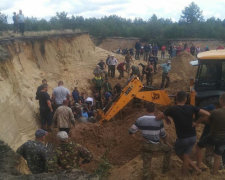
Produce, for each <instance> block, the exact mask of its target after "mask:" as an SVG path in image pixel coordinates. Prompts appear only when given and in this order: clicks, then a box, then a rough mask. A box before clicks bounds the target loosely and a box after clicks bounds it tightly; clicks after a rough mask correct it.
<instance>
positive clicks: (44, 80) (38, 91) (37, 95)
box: [35, 79, 47, 100]
mask: <svg viewBox="0 0 225 180" xmlns="http://www.w3.org/2000/svg"><path fill="white" fill-rule="evenodd" d="M44 84H47V80H46V79H43V80H42V84H41V85H40V86H38V88H37V91H36V97H35V99H36V100H39V93H40V91H41V89H42V87H43V85H44Z"/></svg>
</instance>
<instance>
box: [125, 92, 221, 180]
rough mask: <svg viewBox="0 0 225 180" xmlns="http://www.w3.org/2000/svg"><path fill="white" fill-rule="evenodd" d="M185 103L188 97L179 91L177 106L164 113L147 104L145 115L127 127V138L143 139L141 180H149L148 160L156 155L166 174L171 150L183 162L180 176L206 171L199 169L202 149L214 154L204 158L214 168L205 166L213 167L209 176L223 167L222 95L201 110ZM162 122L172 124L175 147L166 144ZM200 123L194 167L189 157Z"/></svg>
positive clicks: (166, 136) (166, 139) (201, 166)
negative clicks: (139, 136) (208, 160)
mask: <svg viewBox="0 0 225 180" xmlns="http://www.w3.org/2000/svg"><path fill="white" fill-rule="evenodd" d="M186 102H187V93H186V92H184V91H179V92H178V93H177V95H176V105H174V106H171V107H169V108H167V109H166V110H165V111H163V112H162V111H160V109H159V108H156V106H155V105H154V104H153V103H148V104H146V111H147V114H145V115H144V116H142V117H140V118H138V119H137V120H136V122H135V123H134V124H133V125H132V126H131V127H130V129H129V133H130V134H132V135H133V136H134V134H135V133H136V132H137V131H138V130H140V131H142V136H143V137H144V142H143V149H142V158H143V179H152V174H151V171H150V169H151V160H152V158H153V157H154V155H155V154H156V153H163V154H164V158H163V166H162V168H163V169H162V173H165V172H168V171H169V169H170V157H171V153H172V149H174V150H175V153H176V155H177V156H178V157H179V158H180V159H181V160H182V161H183V166H182V174H183V175H185V176H186V175H188V174H189V171H193V170H194V171H196V173H197V174H201V172H202V171H204V170H206V169H205V167H204V166H203V165H202V161H203V151H202V150H203V148H207V149H213V154H208V155H207V156H208V157H206V159H207V158H209V157H211V159H212V157H213V158H214V162H213V166H212V161H211V162H209V164H208V165H209V167H213V168H212V174H217V173H218V170H219V169H220V168H222V167H223V165H224V164H225V161H224V154H225V121H224V117H225V93H224V94H222V95H221V96H220V98H219V105H218V104H217V106H216V105H214V104H210V105H208V106H207V107H205V108H203V109H200V108H198V107H195V106H192V105H187V104H186ZM197 116H200V118H199V119H198V120H196V121H195V120H194V117H195V118H197ZM163 119H164V120H165V121H166V123H167V124H169V125H170V124H171V121H173V122H174V124H175V130H176V135H177V139H176V142H175V144H174V146H172V145H171V144H170V143H169V141H168V139H169V138H168V137H169V135H166V131H165V129H164V124H163ZM203 122H204V124H205V128H204V130H203V133H202V136H201V138H200V139H199V141H198V143H197V147H196V159H197V164H195V163H194V162H193V161H192V159H191V157H190V155H191V152H192V151H193V147H194V145H195V144H196V141H197V137H196V129H195V128H196V126H197V125H198V124H199V123H203ZM221 157H223V159H222V158H221ZM222 160H223V161H222Z"/></svg>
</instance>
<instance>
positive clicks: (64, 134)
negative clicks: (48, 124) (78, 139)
mask: <svg viewBox="0 0 225 180" xmlns="http://www.w3.org/2000/svg"><path fill="white" fill-rule="evenodd" d="M57 138H59V139H60V140H62V141H63V140H66V139H68V138H69V136H68V134H67V132H66V131H59V132H58V133H57Z"/></svg>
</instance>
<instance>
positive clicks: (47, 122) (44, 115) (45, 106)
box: [38, 84, 53, 130]
mask: <svg viewBox="0 0 225 180" xmlns="http://www.w3.org/2000/svg"><path fill="white" fill-rule="evenodd" d="M38 98H39V106H40V117H41V128H42V129H45V130H46V129H48V130H50V126H51V123H52V113H53V109H52V104H51V101H50V96H49V94H48V85H47V84H44V85H43V86H42V89H41V91H40V93H39V95H38Z"/></svg>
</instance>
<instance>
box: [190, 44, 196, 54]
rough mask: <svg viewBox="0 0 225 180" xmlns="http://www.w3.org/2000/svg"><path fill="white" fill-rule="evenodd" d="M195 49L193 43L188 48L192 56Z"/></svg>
mask: <svg viewBox="0 0 225 180" xmlns="http://www.w3.org/2000/svg"><path fill="white" fill-rule="evenodd" d="M195 51H196V48H195V46H194V44H192V45H191V48H190V52H191V54H192V56H194V55H195Z"/></svg>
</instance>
